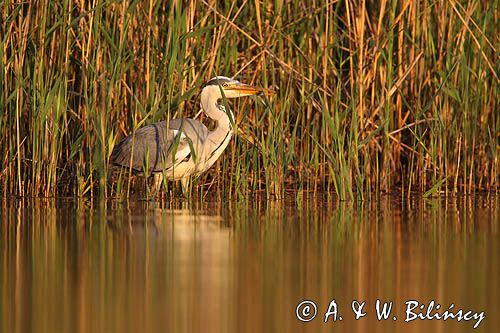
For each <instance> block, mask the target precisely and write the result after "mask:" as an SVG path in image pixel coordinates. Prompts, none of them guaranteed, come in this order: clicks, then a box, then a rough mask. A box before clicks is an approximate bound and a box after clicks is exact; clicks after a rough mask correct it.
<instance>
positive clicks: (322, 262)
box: [0, 197, 500, 333]
mask: <svg viewBox="0 0 500 333" xmlns="http://www.w3.org/2000/svg"><path fill="white" fill-rule="evenodd" d="M499 202H500V198H498V197H475V198H467V199H466V198H456V199H449V200H443V199H439V200H423V199H415V200H414V201H412V202H409V203H401V202H400V201H399V200H398V199H395V198H391V197H383V198H381V199H380V200H376V201H372V202H370V203H367V204H364V205H363V206H361V207H358V206H356V205H353V204H349V203H334V202H325V201H321V200H319V199H314V198H311V199H307V200H304V202H302V203H301V204H300V205H296V204H295V203H287V202H266V201H263V200H255V201H254V200H252V201H251V203H246V204H245V203H206V204H203V205H196V206H191V207H186V206H187V204H186V203H177V204H169V205H164V206H162V205H161V204H152V203H145V202H136V203H129V204H120V203H116V202H112V203H107V204H106V207H104V205H102V204H94V205H93V204H92V203H90V202H88V201H75V200H59V201H29V202H27V201H0V221H1V223H0V226H1V228H0V250H1V252H0V273H1V274H0V286H1V287H0V331H1V332H13V333H14V332H30V331H32V332H42V333H43V332H322V331H324V332H332V331H334V332H335V331H337V332H339V331H344V332H345V331H348V332H367V331H370V332H400V331H402V330H403V329H404V330H405V331H409V332H422V331H424V330H425V331H430V332H432V331H433V332H470V331H473V329H472V327H473V326H474V324H475V323H476V322H477V320H470V321H464V320H462V321H460V322H459V321H457V320H452V319H449V320H447V321H443V320H440V321H438V320H413V321H410V322H407V323H405V318H406V314H405V310H406V304H405V302H407V301H409V300H416V301H419V302H421V303H424V304H426V305H428V304H429V302H430V301H431V300H434V301H435V302H436V303H439V304H440V305H441V307H442V308H441V311H440V312H443V311H444V310H446V309H448V307H449V306H450V304H451V303H454V304H455V307H454V308H453V311H455V312H456V310H458V309H463V310H464V311H468V310H472V311H474V312H475V313H479V312H481V311H484V315H485V319H484V320H483V321H481V322H480V324H479V328H478V329H477V330H475V331H478V332H487V331H489V332H496V331H497V329H498V327H499V325H500V321H499V319H498V313H499V311H500V306H499V302H500V301H499V300H500V290H499V282H500V279H499V276H500V270H499V265H498V264H499V262H500V245H499V244H500V234H499V230H498V229H499V220H500V212H499V206H500V205H499ZM377 299H380V300H381V301H384V302H386V301H387V302H389V301H393V312H392V314H391V315H390V316H389V319H388V320H382V321H378V320H377V317H376V312H375V302H376V300H377ZM303 300H311V301H314V302H315V303H316V306H317V309H318V313H317V316H316V317H315V318H314V320H312V321H310V322H307V323H305V322H301V321H299V320H298V319H297V317H296V307H297V305H298V304H299V303H300V302H301V301H303ZM332 300H335V304H336V305H337V310H338V312H337V321H335V322H333V315H332V316H330V317H329V321H328V323H326V324H325V323H324V322H323V320H324V317H325V312H326V310H327V308H328V305H329V303H330V302H331V301H332ZM354 300H357V301H359V302H360V303H361V302H363V301H365V302H366V305H365V306H364V308H363V309H364V312H366V316H364V317H362V318H360V319H359V320H354V313H353V311H352V310H351V304H352V302H353V301H354ZM311 309H312V308H311ZM332 309H333V308H332ZM305 312H307V311H305ZM423 312H425V311H423ZM434 312H435V311H434ZM300 313H303V312H302V311H299V314H300ZM339 316H342V321H340V320H339ZM394 316H396V317H397V320H396V321H395V320H394V318H393V317H394Z"/></svg>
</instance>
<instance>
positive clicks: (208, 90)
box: [201, 85, 234, 157]
mask: <svg viewBox="0 0 500 333" xmlns="http://www.w3.org/2000/svg"><path fill="white" fill-rule="evenodd" d="M220 99H222V95H221V92H220V88H219V86H216V85H214V86H208V87H205V88H204V89H203V91H202V93H201V108H202V110H203V111H204V112H205V114H206V115H207V116H208V117H210V118H211V119H213V120H214V121H216V122H217V126H216V127H215V129H214V130H213V131H211V132H210V134H208V136H207V142H206V144H207V145H208V149H209V150H210V151H212V150H213V149H216V148H217V147H220V148H222V149H220V153H222V151H223V150H224V148H225V147H226V146H227V144H228V143H229V139H231V135H232V133H233V125H232V124H231V120H229V116H228V113H229V114H230V115H231V117H232V118H233V120H232V121H233V122H234V116H233V113H232V112H231V110H229V112H228V113H226V111H225V109H224V107H223V106H221V105H219V104H218V101H219V100H220ZM220 153H219V154H218V155H220ZM217 157H218V156H217Z"/></svg>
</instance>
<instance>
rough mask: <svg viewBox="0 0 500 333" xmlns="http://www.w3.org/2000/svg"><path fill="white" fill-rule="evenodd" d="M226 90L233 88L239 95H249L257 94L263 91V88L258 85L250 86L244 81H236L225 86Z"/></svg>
mask: <svg viewBox="0 0 500 333" xmlns="http://www.w3.org/2000/svg"><path fill="white" fill-rule="evenodd" d="M226 89H228V90H234V91H237V92H238V93H240V94H241V95H245V96H249V95H258V94H261V93H262V92H263V90H262V89H261V88H259V87H255V86H251V85H248V84H244V83H238V84H236V85H234V86H232V87H228V88H226Z"/></svg>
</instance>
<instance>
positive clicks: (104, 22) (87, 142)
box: [0, 0, 500, 200]
mask: <svg viewBox="0 0 500 333" xmlns="http://www.w3.org/2000/svg"><path fill="white" fill-rule="evenodd" d="M0 15H1V16H0V59H1V61H0V190H1V193H2V195H3V196H11V195H16V196H42V197H51V196H96V195H100V196H108V197H109V196H116V195H121V193H123V191H124V189H125V192H126V194H125V195H127V194H128V193H129V191H130V181H127V180H126V179H129V177H128V175H127V174H124V175H122V176H123V177H121V176H120V180H119V181H118V182H119V183H120V184H119V186H118V187H117V186H116V182H114V181H110V179H109V177H108V175H109V174H110V173H109V171H110V165H109V157H110V154H111V151H112V148H113V146H114V145H115V144H116V143H118V141H119V140H120V139H121V138H122V137H123V136H124V135H126V134H129V133H131V132H132V131H133V130H134V129H136V128H138V127H140V126H142V125H145V124H149V123H153V122H157V121H159V120H162V119H167V118H174V117H182V116H188V117H193V116H195V115H196V114H197V113H198V111H199V99H198V94H199V91H200V87H201V86H202V84H203V83H204V82H205V81H206V80H207V79H209V78H211V77H213V76H215V75H226V76H233V75H237V77H239V78H240V79H241V81H244V82H246V83H253V84H258V85H261V86H263V87H266V88H271V89H274V90H277V93H276V94H275V95H274V96H272V97H271V98H269V100H261V99H258V98H257V99H253V100H251V99H248V98H247V99H243V100H241V101H234V102H231V105H232V107H233V109H234V110H235V111H236V112H235V115H236V123H237V133H236V136H235V139H234V140H232V141H231V143H230V145H229V147H228V149H227V151H226V152H225V153H224V154H223V156H222V158H221V159H220V160H219V161H218V162H217V164H216V165H215V166H214V167H213V168H212V169H211V170H210V172H208V173H207V174H206V175H203V176H202V177H200V178H199V179H198V180H197V181H195V183H194V188H193V190H194V191H195V192H196V193H197V195H199V196H200V197H202V196H205V195H207V193H212V194H215V195H217V197H218V198H229V199H237V198H242V197H247V196H248V195H249V194H252V193H258V192H264V193H266V194H267V196H269V197H271V196H277V197H282V196H283V195H284V194H285V193H294V195H296V196H297V198H299V199H300V197H301V195H302V194H303V193H304V192H326V193H330V194H332V195H335V196H338V198H340V199H342V200H344V199H363V198H366V197H367V196H368V195H370V194H371V193H382V192H395V193H400V195H401V196H404V197H406V196H409V195H411V194H413V193H420V194H423V195H424V196H430V195H439V194H443V193H444V194H447V195H453V194H456V193H466V194H471V193H474V192H475V191H493V192H498V190H499V187H500V186H499V184H500V183H499V180H500V179H499V167H500V165H499V163H500V162H499V153H500V150H499V147H500V112H499V111H498V110H499V105H498V98H499V94H498V93H499V88H498V84H499V55H498V53H497V49H498V47H499V44H500V43H499V38H498V29H497V27H498V26H497V25H496V23H497V22H498V21H499V11H498V4H497V3H496V2H495V1H493V2H491V1H478V0H468V1H466V0H462V1H457V0H446V1H445V0H443V1H428V0H420V1H409V0H402V1H395V0H394V1H387V0H381V1H365V0H354V1H340V0H339V1H328V0H327V1H316V0H289V1H269V0H256V1H253V0H244V1H227V0H220V1H213V0H185V1H163V0H149V1H104V0H91V1H83V0H61V1H54V0H38V1H29V0H28V1H26V0H25V1H5V0H4V1H1V2H0ZM200 118H203V116H200ZM141 184H142V183H141Z"/></svg>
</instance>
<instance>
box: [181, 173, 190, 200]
mask: <svg viewBox="0 0 500 333" xmlns="http://www.w3.org/2000/svg"><path fill="white" fill-rule="evenodd" d="M189 180H190V178H189V177H184V178H181V186H182V194H183V195H184V196H185V197H188V196H189Z"/></svg>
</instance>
